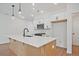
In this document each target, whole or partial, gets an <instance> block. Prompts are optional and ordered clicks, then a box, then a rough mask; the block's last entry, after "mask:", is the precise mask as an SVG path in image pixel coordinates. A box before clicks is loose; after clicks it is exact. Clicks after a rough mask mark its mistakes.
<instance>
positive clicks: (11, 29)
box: [0, 14, 27, 44]
mask: <svg viewBox="0 0 79 59" xmlns="http://www.w3.org/2000/svg"><path fill="white" fill-rule="evenodd" d="M10 17H11V16H10ZM10 17H9V16H6V15H2V14H0V44H1V43H7V42H8V36H9V35H22V34H23V29H24V28H25V26H26V24H27V23H26V21H24V20H20V19H17V18H16V19H14V20H12V19H11V18H10Z"/></svg>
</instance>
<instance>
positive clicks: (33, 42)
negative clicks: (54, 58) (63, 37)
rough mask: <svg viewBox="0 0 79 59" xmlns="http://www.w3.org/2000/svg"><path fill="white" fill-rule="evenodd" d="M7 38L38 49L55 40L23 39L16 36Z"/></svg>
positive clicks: (43, 38)
mask: <svg viewBox="0 0 79 59" xmlns="http://www.w3.org/2000/svg"><path fill="white" fill-rule="evenodd" d="M9 38H12V39H15V40H17V41H20V42H23V43H25V44H29V45H32V46H34V47H36V48H39V47H41V46H43V45H45V44H48V43H50V42H52V41H54V40H56V38H52V37H40V36H33V37H23V36H19V35H18V36H16V35H12V36H9Z"/></svg>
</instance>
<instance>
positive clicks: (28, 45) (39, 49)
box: [9, 35, 56, 56]
mask: <svg viewBox="0 0 79 59" xmlns="http://www.w3.org/2000/svg"><path fill="white" fill-rule="evenodd" d="M9 40H10V43H9V48H10V49H11V50H12V51H13V52H14V53H15V54H16V55H18V56H25V55H26V56H44V55H49V51H50V52H51V50H53V49H54V48H55V47H54V46H55V41H56V39H55V38H52V37H42V36H33V37H23V36H16V35H13V36H9Z"/></svg>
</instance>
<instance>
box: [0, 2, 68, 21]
mask: <svg viewBox="0 0 79 59" xmlns="http://www.w3.org/2000/svg"><path fill="white" fill-rule="evenodd" d="M12 4H14V5H15V16H16V17H19V16H18V9H19V4H18V3H0V13H1V14H5V15H9V16H10V15H11V14H12V13H11V11H12V9H11V5H12ZM21 5H22V7H21V8H22V15H23V16H24V19H25V20H33V18H34V17H36V16H38V15H41V13H40V12H38V11H41V10H43V11H44V13H51V12H52V13H53V12H55V11H58V10H62V9H65V8H66V5H67V4H64V3H61V4H57V5H55V4H53V3H36V4H35V6H34V7H35V10H33V6H32V3H22V4H21ZM32 14H34V17H32V16H31V15H32Z"/></svg>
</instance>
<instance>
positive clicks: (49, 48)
mask: <svg viewBox="0 0 79 59" xmlns="http://www.w3.org/2000/svg"><path fill="white" fill-rule="evenodd" d="M55 44H56V41H53V42H51V43H49V44H47V45H45V55H47V56H51V55H55V52H54V51H55V49H56V45H55Z"/></svg>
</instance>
